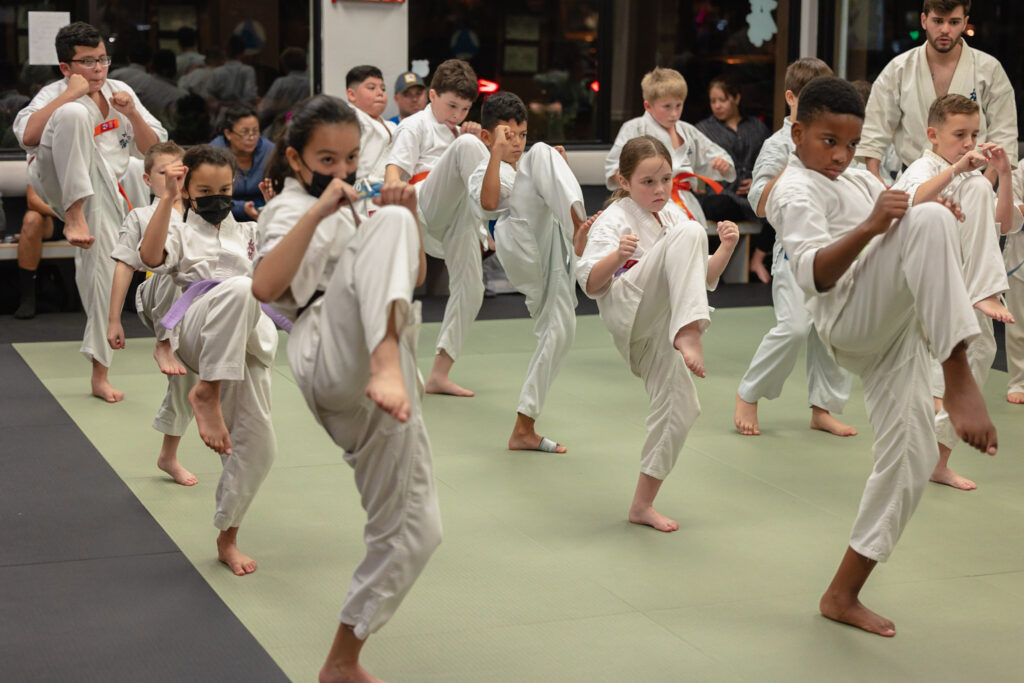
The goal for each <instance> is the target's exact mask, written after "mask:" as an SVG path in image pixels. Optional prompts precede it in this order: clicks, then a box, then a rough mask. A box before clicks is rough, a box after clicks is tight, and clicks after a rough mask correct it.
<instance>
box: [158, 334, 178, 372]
mask: <svg viewBox="0 0 1024 683" xmlns="http://www.w3.org/2000/svg"><path fill="white" fill-rule="evenodd" d="M153 359H154V360H155V361H156V364H157V365H159V366H160V372H162V373H164V374H165V375H184V374H185V366H184V365H182V364H181V363H179V362H178V359H177V358H175V356H174V351H173V350H172V349H171V342H170V341H169V340H166V339H165V340H164V341H158V342H157V343H156V346H155V347H153Z"/></svg>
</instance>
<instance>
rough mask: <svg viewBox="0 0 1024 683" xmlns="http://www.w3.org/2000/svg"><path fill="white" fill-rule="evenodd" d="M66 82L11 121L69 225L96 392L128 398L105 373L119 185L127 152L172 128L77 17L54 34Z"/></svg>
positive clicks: (121, 213) (41, 187) (111, 398)
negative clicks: (113, 70) (119, 77)
mask: <svg viewBox="0 0 1024 683" xmlns="http://www.w3.org/2000/svg"><path fill="white" fill-rule="evenodd" d="M55 43H56V48H57V58H58V60H60V71H61V73H62V74H64V78H63V79H62V80H59V81H56V82H54V83H51V84H50V85H48V86H46V87H44V88H43V89H42V90H40V91H39V93H38V94H37V95H36V96H35V97H34V98H33V99H32V101H31V102H30V103H29V104H28V106H27V107H25V108H24V109H22V110H21V111H20V112H19V113H18V117H17V118H16V119H15V121H14V126H13V128H14V134H15V136H17V138H18V143H19V144H20V145H21V146H22V148H24V149H25V151H26V152H28V154H29V164H28V181H29V184H30V185H32V187H33V188H34V189H35V191H36V192H37V193H38V194H39V196H40V197H41V198H42V199H43V200H44V201H45V202H46V203H47V204H49V206H50V207H51V208H52V209H53V211H54V213H56V214H57V217H58V218H60V219H62V220H63V221H64V236H65V237H66V238H67V240H68V242H70V243H71V244H73V245H74V246H76V247H80V248H81V249H80V251H78V253H77V254H76V255H75V282H76V284H77V285H78V293H79V295H80V296H81V298H82V307H83V308H84V309H85V313H86V316H87V322H86V325H85V336H84V339H83V341H82V349H81V351H82V353H83V355H85V356H86V358H88V359H89V360H90V361H91V362H92V366H93V367H92V393H93V394H94V395H95V396H98V397H99V398H102V399H104V400H105V401H108V402H110V403H116V402H117V401H120V400H121V399H122V398H124V394H123V393H121V392H120V391H118V390H116V389H114V387H112V386H111V385H110V381H109V380H108V379H107V371H108V369H109V367H110V362H111V360H112V357H113V354H112V350H111V349H110V347H109V345H108V344H107V335H106V320H107V312H108V303H109V297H110V286H111V282H112V280H113V276H114V261H113V259H111V258H110V253H111V251H112V250H113V248H114V245H115V244H116V242H117V234H118V230H119V229H120V226H121V223H122V221H123V220H124V217H125V216H126V215H127V213H128V211H129V210H130V206H129V202H128V199H127V195H126V194H125V191H124V188H122V187H121V185H120V183H119V182H118V178H120V177H121V176H123V175H124V174H125V172H126V171H127V169H128V161H129V158H130V157H131V156H133V155H134V156H137V157H139V158H141V157H142V155H143V154H145V153H146V150H148V149H149V148H150V146H151V145H153V144H155V143H157V142H163V141H165V140H167V131H166V130H164V128H163V126H161V125H160V122H159V121H158V120H157V119H156V118H155V117H154V116H153V115H152V114H150V113H149V112H148V111H146V108H145V107H143V106H142V104H141V103H140V102H139V99H138V97H137V96H136V95H135V93H134V92H133V91H132V89H131V88H130V87H128V86H127V85H125V84H124V83H122V82H120V81H112V80H108V79H107V68H108V67H109V66H110V58H109V57H108V56H107V49H106V46H105V44H104V41H103V38H102V36H101V35H100V33H99V31H97V30H96V28H95V27H93V26H91V25H89V24H86V23H84V22H75V23H73V24H69V25H68V26H65V27H64V28H62V29H61V30H60V31H58V32H57V38H56V41H55Z"/></svg>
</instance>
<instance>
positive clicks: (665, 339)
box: [576, 197, 718, 479]
mask: <svg viewBox="0 0 1024 683" xmlns="http://www.w3.org/2000/svg"><path fill="white" fill-rule="evenodd" d="M658 217H659V218H660V219H661V223H659V222H658V220H657V219H656V218H655V216H654V214H652V213H651V212H649V211H645V210H644V209H643V208H641V207H640V206H639V205H638V204H637V203H636V202H634V201H633V200H632V199H630V198H628V197H627V198H625V199H620V200H618V201H616V202H615V203H614V204H612V205H611V206H609V207H608V208H607V209H605V210H604V213H602V214H601V216H600V217H599V218H598V219H597V220H596V221H594V224H593V225H592V226H591V228H590V233H589V234H588V238H587V246H586V249H584V251H583V256H581V257H580V259H579V260H578V261H577V263H576V280H577V282H579V284H580V287H583V289H584V291H586V287H587V280H588V279H589V278H590V271H591V270H592V269H593V267H594V265H596V264H597V262H598V261H600V260H601V259H602V258H604V257H605V256H607V255H608V254H610V253H612V252H614V251H617V250H618V248H619V241H620V239H621V238H622V236H623V235H627V234H636V235H639V236H640V243H639V246H638V247H637V250H636V252H635V253H634V254H633V257H632V258H633V259H636V260H637V263H636V265H634V266H633V267H632V268H630V269H629V270H626V271H624V272H622V273H621V274H620V275H617V276H615V277H614V278H613V279H612V282H611V283H610V284H609V285H607V286H606V287H605V288H604V289H603V290H601V291H599V292H596V293H594V294H591V295H590V296H591V297H592V298H594V299H596V300H597V308H598V311H599V312H600V315H601V320H602V321H604V324H605V327H607V328H608V331H609V332H610V333H611V335H612V340H613V341H614V342H615V347H616V348H617V349H618V350H619V353H621V354H622V357H623V358H625V359H626V361H627V362H628V363H629V369H630V370H631V371H632V372H633V374H634V375H636V376H638V377H640V378H641V379H643V381H644V387H645V388H646V389H647V395H648V396H649V397H650V402H651V412H650V415H648V417H647V440H646V442H645V443H644V446H643V450H642V451H641V466H640V471H641V472H643V473H644V474H647V475H649V476H651V477H654V478H656V479H664V478H665V477H666V476H668V473H669V472H671V471H672V468H673V466H674V465H675V463H676V459H677V458H678V457H679V452H680V451H681V450H682V448H683V443H684V442H685V441H686V435H687V434H688V433H689V431H690V427H692V426H693V423H694V422H695V421H696V420H697V417H698V416H699V415H700V412H701V410H700V402H699V401H698V400H697V387H696V386H695V385H694V383H693V378H692V377H691V376H690V371H689V369H688V368H687V367H686V364H685V363H684V362H683V355H682V354H681V353H680V352H679V351H678V350H677V349H676V348H675V345H674V344H675V336H676V333H677V332H678V331H679V329H680V328H682V327H684V326H685V325H688V324H690V323H692V322H698V323H699V325H700V328H701V331H703V330H705V329H707V327H708V325H710V324H711V309H710V308H709V307H708V295H707V289H709V287H708V285H707V267H708V236H707V232H706V230H705V227H704V226H703V225H700V224H699V223H697V222H696V221H691V220H689V219H688V218H687V217H686V215H685V214H684V213H683V210H682V209H680V208H679V207H678V206H676V205H675V204H672V203H671V202H669V204H668V205H666V207H665V208H664V209H663V210H662V211H661V212H660V213H659V214H658ZM717 284H718V283H717V282H715V283H714V284H713V286H712V287H710V288H711V289H713V288H714V287H715V286H717Z"/></svg>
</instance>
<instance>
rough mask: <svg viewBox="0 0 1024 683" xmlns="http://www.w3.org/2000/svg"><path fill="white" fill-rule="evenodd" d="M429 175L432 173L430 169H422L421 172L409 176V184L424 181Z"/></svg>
mask: <svg viewBox="0 0 1024 683" xmlns="http://www.w3.org/2000/svg"><path fill="white" fill-rule="evenodd" d="M428 175H430V171H420V172H419V173H417V174H416V175H414V176H413V177H412V178H409V184H410V185H415V184H416V183H418V182H420V181H422V180H423V179H424V178H426V177H427V176H428Z"/></svg>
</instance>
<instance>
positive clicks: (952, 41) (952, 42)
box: [928, 33, 963, 54]
mask: <svg viewBox="0 0 1024 683" xmlns="http://www.w3.org/2000/svg"><path fill="white" fill-rule="evenodd" d="M962 36H963V33H960V34H958V35H956V36H950V38H949V43H948V44H947V45H946V46H945V47H942V46H940V45H939V42H938V39H937V38H936V39H935V40H932V39H931V38H929V39H928V44H929V45H931V46H932V49H933V50H935V51H936V52H939V53H941V54H946V53H948V52H951V51H952V50H953V49H954V48H955V47H956V46H957V45H959V44H960V38H961V37H962Z"/></svg>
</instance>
